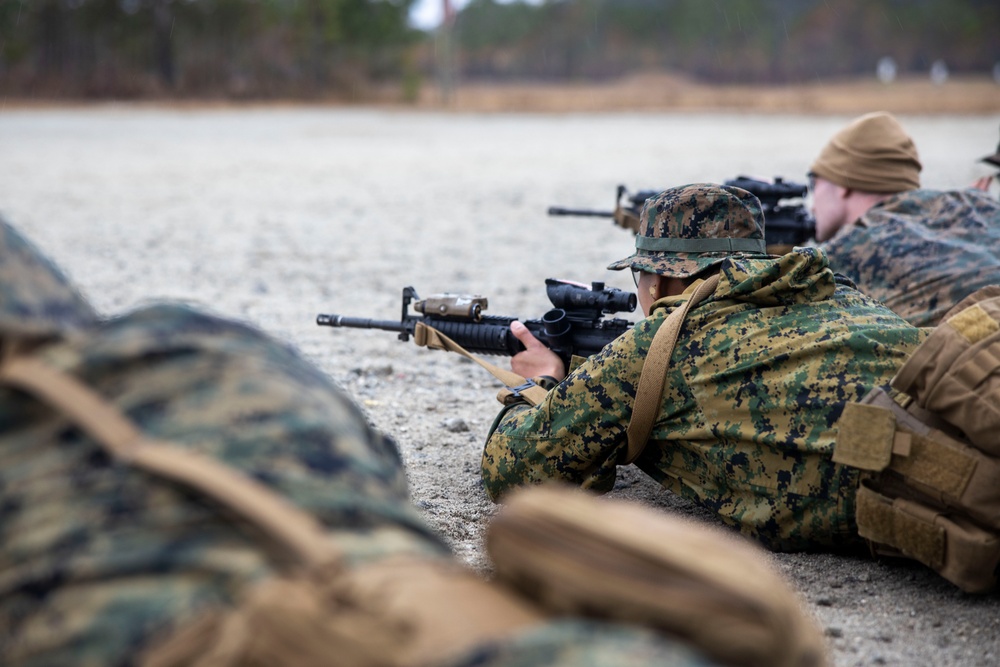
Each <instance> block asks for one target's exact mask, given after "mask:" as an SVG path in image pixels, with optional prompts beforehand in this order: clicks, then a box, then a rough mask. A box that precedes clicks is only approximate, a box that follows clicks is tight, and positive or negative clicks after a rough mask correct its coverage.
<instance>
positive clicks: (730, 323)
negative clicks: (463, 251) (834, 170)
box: [482, 184, 924, 550]
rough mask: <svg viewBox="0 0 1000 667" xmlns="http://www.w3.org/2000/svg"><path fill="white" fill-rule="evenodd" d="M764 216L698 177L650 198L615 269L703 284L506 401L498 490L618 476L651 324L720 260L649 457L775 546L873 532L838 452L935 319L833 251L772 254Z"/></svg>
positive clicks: (492, 455)
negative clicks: (917, 314)
mask: <svg viewBox="0 0 1000 667" xmlns="http://www.w3.org/2000/svg"><path fill="white" fill-rule="evenodd" d="M764 231H765V230H764V229H763V221H762V218H761V215H760V207H759V205H757V204H756V203H755V198H754V197H753V196H752V195H750V194H749V193H747V192H746V191H743V190H740V189H738V188H732V187H720V186H714V185H711V184H694V185H690V186H685V187H683V188H675V189H673V190H668V191H666V192H664V193H662V194H660V195H658V196H656V197H654V198H652V199H650V200H648V201H647V202H646V204H645V206H644V208H643V212H642V228H641V229H640V233H639V234H638V235H637V236H636V252H635V254H633V255H631V256H630V257H627V258H625V259H623V260H621V261H619V262H616V263H614V264H612V265H611V266H610V267H609V268H611V269H623V268H626V267H629V268H632V269H638V270H640V271H643V272H646V273H655V274H658V275H659V276H660V277H661V278H664V279H665V278H669V277H673V278H679V279H687V281H688V282H690V283H691V284H690V285H689V287H688V288H687V289H686V290H684V291H683V293H679V294H674V295H666V296H662V297H661V298H659V299H658V300H656V301H655V302H653V303H652V304H651V306H650V308H651V312H649V313H648V317H647V318H646V319H644V320H642V321H641V322H639V323H638V324H637V325H636V326H635V327H634V328H633V329H632V330H631V331H629V332H626V333H625V334H623V335H622V336H620V337H619V338H618V339H616V340H615V341H614V342H613V343H611V344H610V345H608V346H607V347H605V348H604V350H603V351H601V352H600V353H599V354H597V355H595V356H593V357H590V358H589V359H587V360H586V361H585V362H583V363H582V364H580V365H578V366H577V367H576V368H575V369H574V370H573V371H572V372H571V373H570V374H569V375H568V376H566V377H565V379H562V381H561V382H559V383H558V385H556V386H554V387H552V385H551V383H550V384H549V385H548V386H549V387H552V388H551V389H550V390H549V392H548V394H547V395H546V397H545V399H544V400H543V401H542V402H541V403H540V404H538V405H536V406H534V407H531V406H528V405H526V404H524V403H514V404H512V405H509V406H507V407H506V408H505V409H504V410H503V411H502V412H501V413H500V415H499V416H498V417H497V419H496V421H495V422H494V424H493V427H492V429H491V431H490V435H489V438H488V440H487V443H486V446H485V449H484V453H483V461H482V476H483V481H484V484H485V486H486V490H487V493H488V494H489V496H490V497H491V498H492V499H494V500H497V499H499V498H500V497H502V496H503V494H504V493H506V492H507V491H508V490H510V489H512V488H513V487H516V486H519V485H523V484H529V483H535V482H541V481H544V480H550V479H555V480H562V481H565V482H569V483H572V484H576V485H580V486H583V487H585V488H588V489H592V490H594V491H598V492H605V491H608V490H610V489H611V488H612V487H613V485H614V480H615V471H616V468H617V466H618V465H619V464H620V463H622V462H623V461H624V460H625V454H626V451H627V447H628V437H627V433H626V429H627V426H628V424H629V421H630V418H631V413H632V406H633V404H634V401H635V396H636V389H637V386H638V383H639V377H640V373H641V371H642V367H643V364H644V362H645V359H646V353H647V350H648V349H649V346H650V344H651V342H652V340H653V336H654V334H655V333H656V332H657V331H658V330H659V328H660V326H661V325H662V324H663V322H664V320H665V319H666V317H667V316H668V315H669V314H670V313H671V312H672V311H673V310H674V309H676V308H678V307H679V306H680V305H681V304H683V303H684V302H686V301H687V300H688V298H689V297H690V296H691V294H692V293H693V291H694V290H695V289H696V287H697V286H698V285H699V284H700V283H701V279H703V278H704V277H706V276H707V274H708V273H710V272H712V271H718V272H719V273H720V276H721V278H720V282H719V285H718V287H717V289H716V291H715V293H714V294H712V295H711V296H709V297H708V298H706V299H705V300H704V301H703V302H702V303H700V304H699V305H697V306H695V307H694V308H692V309H691V310H690V312H689V313H688V315H687V319H686V320H685V322H684V325H683V328H682V329H681V332H680V335H679V337H678V341H677V345H676V348H675V349H674V352H673V356H672V357H671V361H670V364H669V369H668V372H667V376H666V383H665V385H666V386H665V388H664V391H663V395H662V399H661V403H660V411H659V415H658V418H657V419H656V422H655V424H654V427H653V431H652V434H651V436H650V438H649V441H648V443H647V445H646V447H645V449H644V450H643V452H642V453H641V455H640V456H639V458H638V459H637V460H636V461H635V464H636V465H637V466H639V467H640V468H641V469H642V470H643V471H644V472H646V473H647V474H649V475H650V476H651V477H653V478H654V479H656V480H657V481H658V482H660V483H661V484H662V485H663V486H665V487H666V488H668V489H670V490H671V491H674V492H676V493H678V494H681V495H683V496H685V497H688V498H690V499H693V500H694V501H696V502H698V503H699V504H701V505H703V506H705V507H708V508H710V509H712V510H714V511H715V512H716V513H717V514H718V515H719V516H720V517H721V518H722V519H723V520H724V521H726V522H727V523H730V524H732V525H734V526H737V527H738V528H739V529H740V530H741V531H742V532H743V533H744V534H746V535H749V536H752V537H754V538H756V539H757V540H759V541H761V542H762V543H764V544H765V545H766V546H768V547H770V548H772V549H785V550H794V549H807V548H816V547H836V546H844V545H845V544H851V543H856V542H860V538H858V536H857V534H856V528H855V524H854V496H855V492H856V489H857V485H858V473H857V471H856V470H854V469H851V468H848V467H845V466H841V465H838V464H836V463H834V462H833V461H832V460H831V455H832V450H833V445H834V423H835V422H836V420H837V418H838V417H839V416H840V413H841V411H842V410H843V406H844V405H845V403H847V402H851V401H857V400H859V399H861V398H862V397H863V396H864V395H865V393H866V392H867V391H868V390H869V389H870V388H872V387H874V386H880V385H886V384H888V382H889V380H890V379H891V378H892V376H893V375H894V373H895V372H896V369H897V368H898V367H899V366H900V365H901V364H902V363H903V362H904V360H905V359H906V357H907V355H908V354H909V353H910V351H911V350H912V349H913V348H915V347H916V346H917V345H918V344H919V343H920V342H921V341H922V340H923V338H924V334H923V333H922V332H921V330H919V329H917V328H915V327H913V326H911V325H909V324H907V323H906V322H905V321H904V320H902V319H901V318H899V317H898V316H897V315H895V314H893V313H892V312H891V311H890V310H888V309H887V308H885V307H884V306H883V305H882V304H880V303H878V302H877V301H875V300H874V299H872V298H870V297H867V296H865V295H863V294H861V293H860V292H858V291H857V290H856V289H854V288H853V286H851V285H850V284H849V283H848V282H846V281H844V280H843V279H841V278H838V277H837V276H835V275H834V273H833V271H831V270H830V268H829V266H828V265H827V259H826V256H825V254H824V253H823V251H821V250H818V249H815V248H798V249H796V250H795V251H793V252H791V253H789V254H787V255H784V256H782V257H769V256H767V255H765V254H764ZM692 280H693V282H692ZM644 284H646V283H645V282H644V281H643V280H640V281H639V286H640V301H641V300H642V298H643V285H644ZM644 307H645V304H644ZM516 359H517V358H516V357H515V361H516ZM555 379H556V380H559V379H560V378H558V377H556V378H555Z"/></svg>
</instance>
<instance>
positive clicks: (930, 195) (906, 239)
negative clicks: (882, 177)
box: [822, 189, 1000, 327]
mask: <svg viewBox="0 0 1000 667" xmlns="http://www.w3.org/2000/svg"><path fill="white" fill-rule="evenodd" d="M822 247H823V249H824V250H825V251H826V253H827V255H828V256H829V258H830V264H831V265H832V266H835V267H836V268H837V271H839V272H841V273H843V274H845V275H846V276H847V277H849V278H850V279H851V280H853V281H854V282H856V283H857V284H858V287H859V288H860V289H862V290H863V291H864V292H865V293H866V294H868V295H869V296H872V297H874V298H876V299H878V300H879V301H881V302H882V303H884V304H885V305H887V306H888V307H889V308H890V309H892V310H893V312H896V313H898V314H899V315H900V316H902V317H903V318H905V319H906V320H907V321H909V322H910V323H911V324H913V325H914V326H918V327H931V326H935V325H936V324H938V323H939V322H940V321H941V318H942V317H943V316H944V314H945V313H947V312H948V311H949V310H950V309H951V308H952V307H953V306H954V305H955V304H956V303H958V302H959V301H961V300H962V299H964V298H965V297H966V296H968V295H969V294H972V293H973V292H975V291H977V290H978V289H979V288H981V287H985V286H987V285H996V284H1000V202H998V201H997V200H996V199H994V198H993V197H991V196H990V195H989V194H987V193H984V192H980V191H977V190H973V189H967V190H956V191H949V192H940V191H936V190H909V191H907V192H902V193H900V194H898V195H894V196H892V197H890V198H888V199H885V200H884V201H882V202H881V203H879V204H876V205H875V206H874V207H872V208H871V209H869V210H868V212H867V213H865V214H864V215H863V216H861V217H860V218H858V219H857V220H856V221H854V222H853V223H852V224H850V225H848V226H847V227H844V228H843V229H841V230H840V232H838V233H837V235H836V236H834V237H833V238H832V239H831V240H830V241H828V242H827V243H825V244H823V246H822Z"/></svg>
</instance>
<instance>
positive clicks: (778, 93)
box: [0, 74, 1000, 115]
mask: <svg viewBox="0 0 1000 667" xmlns="http://www.w3.org/2000/svg"><path fill="white" fill-rule="evenodd" d="M361 97H363V99H355V100H352V101H350V102H345V101H344V100H342V99H337V98H326V99H314V100H294V99H287V100H283V99H278V100H276V99H269V100H263V99H229V98H227V97H225V96H222V97H219V98H180V99H177V98H169V97H161V98H146V99H135V100H129V101H127V104H128V105H129V106H133V107H135V106H138V107H142V106H159V107H162V106H169V107H174V108H179V109H188V110H202V109H212V108H233V107H248V106H282V107H284V106H315V105H319V106H358V105H362V106H370V105H375V106H383V107H405V108H418V109H426V110H448V111H457V112H473V113H504V112H532V113H600V112H621V111H639V112H642V111H651V112H652V111H747V112H751V113H793V114H859V113H865V112H868V111H872V110H884V111H890V112H893V113H898V114H970V115H982V114H996V113H1000V84H997V83H996V82H994V81H993V80H992V79H990V78H988V77H985V76H983V77H978V78H964V79H963V78H952V79H949V80H948V81H947V82H946V83H944V84H941V85H935V84H933V83H931V81H930V80H928V79H925V78H920V79H907V80H901V81H897V82H895V83H892V84H889V85H884V84H880V83H878V82H877V81H875V80H873V79H865V80H853V81H837V82H823V83H812V84H798V85H789V86H774V85H771V86H766V85H732V86H718V85H707V84H701V83H697V82H693V81H690V80H687V79H685V78H683V77H678V76H671V75H667V74H645V75H637V76H632V77H628V78H624V79H620V80H617V81H614V82H609V83H579V84H570V83H566V84H539V83H503V84H501V83H476V82H469V83H462V84H460V85H459V86H457V88H456V89H455V91H454V92H453V94H452V96H451V99H450V100H448V101H444V100H443V99H442V95H441V91H440V89H439V88H438V87H437V86H436V84H435V82H434V81H433V80H427V81H426V82H425V84H424V86H423V87H422V89H421V91H420V94H419V96H418V99H417V101H416V102H403V101H401V99H400V98H401V92H400V90H399V88H398V86H389V87H384V88H378V87H376V88H370V89H368V90H367V91H366V92H365V94H364V95H363V96H361ZM107 101H108V100H101V99H94V100H72V99H51V100H46V99H37V98H17V97H13V96H5V97H3V98H2V99H0V111H3V110H15V109H25V108H37V107H52V106H56V107H74V106H79V107H87V106H91V105H93V104H103V103H106V102H107Z"/></svg>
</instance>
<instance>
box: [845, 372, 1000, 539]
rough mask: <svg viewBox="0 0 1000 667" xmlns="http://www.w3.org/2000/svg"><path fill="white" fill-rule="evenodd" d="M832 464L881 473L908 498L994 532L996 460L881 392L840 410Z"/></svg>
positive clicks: (998, 505)
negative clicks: (949, 511) (944, 509)
mask: <svg viewBox="0 0 1000 667" xmlns="http://www.w3.org/2000/svg"><path fill="white" fill-rule="evenodd" d="M833 460H834V461H836V462H837V463H841V464H844V465H849V466H852V467H855V468H859V469H861V470H866V471H870V472H873V473H884V475H887V476H890V477H892V478H894V479H898V480H899V482H900V483H901V484H902V485H905V486H906V487H907V488H908V489H910V493H911V494H915V495H916V496H918V497H924V498H925V499H927V500H928V501H930V502H931V503H932V504H935V505H940V506H943V507H947V508H951V509H953V510H955V511H957V512H961V513H963V514H965V515H967V516H968V517H969V518H971V519H973V520H974V521H976V522H978V523H980V524H982V525H983V526H984V527H986V528H993V529H996V530H1000V460H998V459H995V458H993V457H990V456H987V455H985V454H983V453H982V452H980V451H978V450H977V449H975V448H973V447H971V446H970V445H969V444H968V443H966V442H962V441H960V440H957V439H956V438H954V437H952V436H950V435H948V434H947V433H944V432H943V431H941V430H939V429H935V428H931V427H930V426H928V425H927V424H925V423H923V422H922V421H920V420H918V419H917V418H916V417H914V416H913V415H912V414H910V413H909V412H907V411H906V410H904V409H903V408H902V407H901V406H900V405H899V404H897V403H896V402H895V401H893V400H892V398H890V397H889V396H888V395H887V394H886V393H885V392H884V391H883V390H881V389H874V390H872V391H871V392H869V393H868V394H867V395H866V396H865V397H864V399H862V402H861V403H849V404H847V405H846V406H844V412H843V415H842V416H841V418H840V420H839V421H838V422H837V443H836V447H835V448H834V452H833ZM879 479H884V477H879Z"/></svg>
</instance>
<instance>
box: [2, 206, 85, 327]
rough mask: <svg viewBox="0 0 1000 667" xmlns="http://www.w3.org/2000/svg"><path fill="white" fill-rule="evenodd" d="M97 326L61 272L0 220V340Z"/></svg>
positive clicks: (82, 301) (80, 298)
mask: <svg viewBox="0 0 1000 667" xmlns="http://www.w3.org/2000/svg"><path fill="white" fill-rule="evenodd" d="M97 320H98V315H97V312H96V311H95V310H94V309H93V307H91V305H90V304H89V303H88V302H87V300H86V299H85V298H84V297H83V296H82V295H81V294H80V293H79V292H78V291H77V290H76V288H75V287H73V285H72V283H70V281H69V279H68V278H66V276H65V275H63V273H62V271H60V270H59V269H58V267H56V265H55V264H53V263H52V261H51V260H50V259H49V258H48V257H46V256H45V255H44V254H42V252H41V251H40V250H39V249H38V248H36V247H35V246H34V245H33V244H32V243H31V242H30V241H28V240H27V239H26V238H25V237H24V236H22V235H21V234H20V232H18V231H17V230H16V229H14V227H12V226H11V225H10V224H9V223H8V222H7V221H6V220H4V219H3V217H0V339H2V338H55V337H62V336H65V335H66V334H67V333H69V332H70V331H73V330H77V329H81V328H84V327H87V326H90V325H92V324H94V323H96V322H97Z"/></svg>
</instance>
